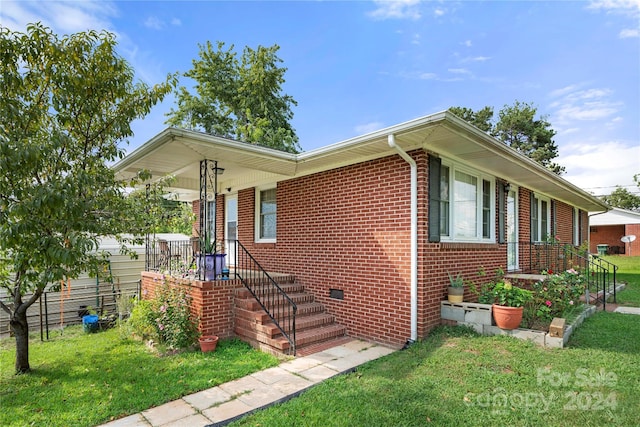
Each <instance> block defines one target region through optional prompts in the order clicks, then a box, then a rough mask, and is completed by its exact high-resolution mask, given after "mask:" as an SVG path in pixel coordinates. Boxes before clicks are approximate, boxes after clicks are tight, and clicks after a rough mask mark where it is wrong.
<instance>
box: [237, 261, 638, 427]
mask: <svg viewBox="0 0 640 427" xmlns="http://www.w3.org/2000/svg"><path fill="white" fill-rule="evenodd" d="M609 258H611V259H609ZM622 258H626V259H622ZM607 259H608V260H609V261H611V262H614V263H615V264H616V265H619V266H620V270H619V272H620V273H619V279H620V280H624V281H626V282H628V285H627V288H626V290H625V291H623V292H621V293H619V294H618V301H619V302H621V301H624V303H630V304H631V305H636V306H640V299H638V295H637V293H640V266H639V264H640V257H633V258H629V257H607ZM639 366H640V316H636V315H629V314H619V313H604V312H598V313H596V314H595V315H594V316H592V317H590V318H588V319H586V320H585V322H584V323H583V324H582V326H580V327H579V328H578V329H577V330H576V331H575V332H574V334H573V335H572V336H571V339H570V341H569V346H568V347H567V348H564V349H545V348H540V347H537V346H535V345H533V344H531V343H528V342H524V341H520V340H516V339H512V338H509V337H483V336H479V335H477V334H475V333H474V332H473V331H470V330H467V329H465V328H450V327H441V328H438V329H436V330H435V331H433V332H432V333H431V334H430V336H429V337H428V338H427V339H426V340H424V341H421V342H419V343H416V344H415V345H413V346H412V347H410V348H409V349H408V350H406V351H401V352H396V353H394V354H392V355H390V356H387V357H385V358H383V359H380V360H377V361H373V362H370V363H368V364H367V365H365V366H362V367H360V368H359V369H358V370H357V371H356V372H355V373H353V374H349V375H344V376H341V377H339V378H335V379H332V380H329V381H327V382H325V383H323V384H321V385H319V386H318V387H315V388H313V389H311V390H309V391H308V392H306V393H304V394H303V395H301V396H300V397H298V398H296V399H293V400H291V401H289V402H287V403H284V404H281V405H278V406H274V407H272V408H269V409H268V410H265V411H262V412H259V413H256V414H254V415H252V416H249V417H246V418H244V419H242V420H240V421H238V422H236V423H234V424H232V425H235V426H294V425H304V426H362V425H366V426H427V425H434V426H487V425H506V426H580V427H587V426H603V425H615V426H636V427H637V426H638V425H640V422H639V421H638V420H640V393H639V390H640V369H638V367H639Z"/></svg>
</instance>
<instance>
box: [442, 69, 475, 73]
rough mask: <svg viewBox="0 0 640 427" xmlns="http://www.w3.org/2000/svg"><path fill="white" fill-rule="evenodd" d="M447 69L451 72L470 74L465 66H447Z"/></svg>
mask: <svg viewBox="0 0 640 427" xmlns="http://www.w3.org/2000/svg"><path fill="white" fill-rule="evenodd" d="M447 71H449V72H450V73H453V74H471V71H469V70H467V69H466V68H449V69H448V70H447Z"/></svg>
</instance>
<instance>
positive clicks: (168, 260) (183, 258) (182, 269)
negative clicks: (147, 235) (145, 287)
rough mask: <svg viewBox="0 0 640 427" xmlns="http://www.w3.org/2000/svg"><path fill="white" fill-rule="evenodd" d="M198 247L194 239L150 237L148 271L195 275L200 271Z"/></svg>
mask: <svg viewBox="0 0 640 427" xmlns="http://www.w3.org/2000/svg"><path fill="white" fill-rule="evenodd" d="M195 242H198V241H195ZM198 247H199V245H197V246H195V244H194V240H164V239H149V240H148V241H147V244H146V251H145V255H146V262H145V267H146V271H156V272H159V273H163V274H168V275H170V276H187V275H192V276H194V277H195V276H196V274H197V271H198V252H199V251H198V249H197V248H198Z"/></svg>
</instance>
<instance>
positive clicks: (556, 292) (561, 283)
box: [533, 268, 586, 322]
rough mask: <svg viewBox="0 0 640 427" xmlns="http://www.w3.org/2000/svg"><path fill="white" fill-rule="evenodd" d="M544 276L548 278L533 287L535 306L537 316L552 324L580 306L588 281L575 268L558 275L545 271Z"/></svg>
mask: <svg viewBox="0 0 640 427" xmlns="http://www.w3.org/2000/svg"><path fill="white" fill-rule="evenodd" d="M542 274H544V275H545V276H546V277H545V279H544V280H542V281H540V282H536V283H535V284H534V285H533V291H534V301H533V305H534V306H535V307H536V316H537V317H538V318H539V319H541V320H544V321H548V322H550V321H551V320H553V318H554V317H562V316H563V313H564V312H565V311H567V310H568V309H570V308H571V307H572V306H576V305H578V303H579V301H580V296H581V295H582V294H583V293H584V291H585V288H586V279H585V277H584V276H583V275H582V274H580V273H579V272H578V271H576V270H575V269H573V268H571V269H569V270H566V271H564V272H562V273H556V274H554V273H553V272H551V271H550V270H545V271H543V272H542Z"/></svg>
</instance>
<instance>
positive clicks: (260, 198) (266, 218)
mask: <svg viewBox="0 0 640 427" xmlns="http://www.w3.org/2000/svg"><path fill="white" fill-rule="evenodd" d="M276 208H277V205H276V189H275V188H270V189H266V190H256V236H258V238H257V239H256V240H257V241H258V242H275V241H276V218H277V217H276V210H277V209H276Z"/></svg>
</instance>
